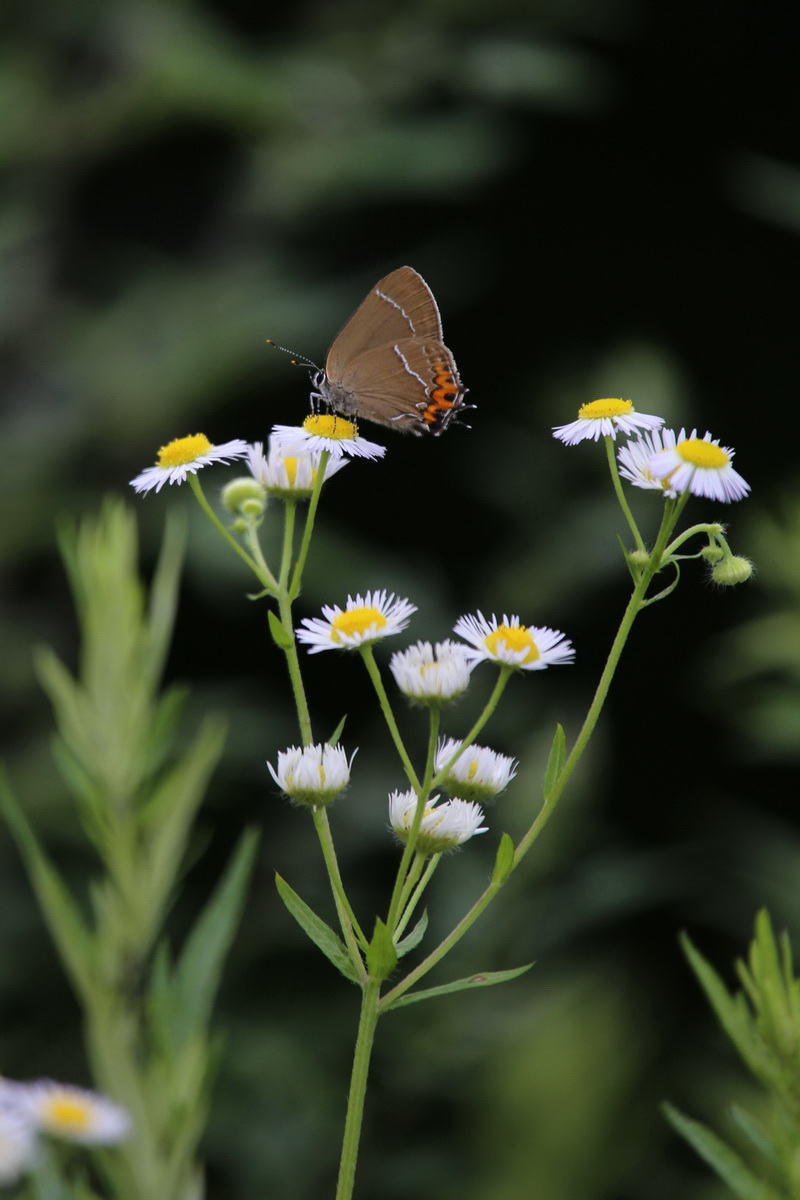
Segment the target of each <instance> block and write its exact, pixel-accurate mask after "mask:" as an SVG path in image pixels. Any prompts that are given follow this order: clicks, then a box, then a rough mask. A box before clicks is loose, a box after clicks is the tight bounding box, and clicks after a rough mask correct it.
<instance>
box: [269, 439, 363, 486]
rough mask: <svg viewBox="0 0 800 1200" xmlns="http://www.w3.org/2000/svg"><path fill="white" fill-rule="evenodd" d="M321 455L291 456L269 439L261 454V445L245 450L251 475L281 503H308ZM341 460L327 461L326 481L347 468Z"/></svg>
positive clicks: (301, 452)
mask: <svg viewBox="0 0 800 1200" xmlns="http://www.w3.org/2000/svg"><path fill="white" fill-rule="evenodd" d="M320 458H321V452H320V451H319V450H306V449H304V448H302V447H301V448H299V449H298V451H297V453H295V454H290V453H289V452H288V449H287V446H286V444H285V443H281V442H276V441H275V439H274V438H272V439H270V444H269V450H268V453H267V454H264V446H263V443H262V442H256V443H255V444H254V445H252V446H248V447H247V465H248V467H249V468H250V474H251V475H252V476H253V479H255V480H256V481H257V482H258V483H260V484H261V486H262V487H263V488H264V489H265V491H267V492H269V493H270V494H271V495H273V496H277V497H279V498H280V499H281V500H307V499H308V497H309V496H310V495H311V493H312V492H313V490H314V484H315V483H316V479H317V474H318V472H319V462H320ZM347 462H348V460H347V459H346V458H344V457H341V456H340V457H338V458H336V459H333V458H331V459H329V460H328V462H327V464H326V467H325V479H326V480H328V479H329V478H330V477H331V476H332V475H335V474H336V472H337V471H341V469H342V467H346V466H347Z"/></svg>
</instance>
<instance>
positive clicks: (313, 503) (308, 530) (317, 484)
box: [289, 450, 331, 600]
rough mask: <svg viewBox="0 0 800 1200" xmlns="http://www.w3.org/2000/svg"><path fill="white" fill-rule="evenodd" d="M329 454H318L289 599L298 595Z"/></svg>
mask: <svg viewBox="0 0 800 1200" xmlns="http://www.w3.org/2000/svg"><path fill="white" fill-rule="evenodd" d="M330 456H331V452H330V450H323V451H322V454H321V455H320V460H319V467H318V468H317V474H316V477H315V479H314V490H313V492H312V493H311V500H310V501H309V504H308V513H307V514H306V523H305V528H304V529H303V540H302V541H301V543H300V550H299V553H298V555H297V562H296V563H295V565H294V573H293V574H292V582H291V585H290V587H289V599H290V600H296V599H297V597H298V596H299V595H300V584H301V582H302V579H303V569H304V567H305V565H306V558H307V557H308V549H309V546H310V545H311V534H312V533H313V532H314V520H315V518H316V515H317V506H318V504H319V498H320V494H321V492H322V485H323V483H324V481H325V468H326V467H327V465H328V460H329V458H330Z"/></svg>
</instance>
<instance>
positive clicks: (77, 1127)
mask: <svg viewBox="0 0 800 1200" xmlns="http://www.w3.org/2000/svg"><path fill="white" fill-rule="evenodd" d="M47 1116H48V1120H49V1122H50V1125H51V1127H52V1128H57V1129H64V1130H72V1131H74V1132H81V1131H82V1130H84V1129H86V1128H87V1126H88V1125H89V1121H90V1116H91V1114H90V1112H89V1110H88V1109H87V1107H86V1105H85V1104H82V1103H81V1102H80V1101H79V1100H75V1099H73V1098H72V1097H69V1096H62V1097H60V1098H58V1097H56V1098H54V1099H52V1100H51V1101H50V1103H49V1105H48V1111H47Z"/></svg>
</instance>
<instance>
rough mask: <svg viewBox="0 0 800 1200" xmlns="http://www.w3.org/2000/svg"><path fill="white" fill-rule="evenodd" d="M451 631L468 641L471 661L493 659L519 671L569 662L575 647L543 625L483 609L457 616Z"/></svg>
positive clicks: (488, 660)
mask: <svg viewBox="0 0 800 1200" xmlns="http://www.w3.org/2000/svg"><path fill="white" fill-rule="evenodd" d="M453 632H454V633H457V634H458V636H459V637H462V638H463V639H464V641H466V642H469V643H470V644H471V649H469V650H468V651H467V653H468V654H469V656H470V658H471V659H472V660H473V662H484V661H486V662H496V663H502V664H503V665H505V666H508V667H516V668H518V669H519V670H521V671H543V670H544V668H545V667H553V666H561V665H562V664H565V663H571V662H572V660H573V658H574V657H575V650H574V649H573V646H572V642H570V641H569V640H568V639H567V637H566V636H565V634H563V633H561V632H559V630H557V629H548V628H547V626H541V627H540V626H536V625H523V624H522V622H521V621H520V619H519V617H513V616H512V617H507V616H506V615H505V613H504V614H503V619H502V621H498V619H497V617H496V616H495V615H494V614H492V616H491V617H490V618H489V619H488V620H487V619H486V617H484V615H483V613H482V612H480V611H478V612H477V613H475V614H474V615H473V614H471V613H470V614H468V615H467V616H464V617H459V619H458V620H457V621H456V623H455V625H454V626H453Z"/></svg>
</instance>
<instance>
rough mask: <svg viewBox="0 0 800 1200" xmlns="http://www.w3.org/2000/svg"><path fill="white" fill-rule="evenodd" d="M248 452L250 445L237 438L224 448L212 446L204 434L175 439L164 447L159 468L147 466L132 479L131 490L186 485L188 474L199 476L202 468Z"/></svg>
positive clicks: (149, 489) (159, 488)
mask: <svg viewBox="0 0 800 1200" xmlns="http://www.w3.org/2000/svg"><path fill="white" fill-rule="evenodd" d="M246 453H247V442H245V441H243V440H242V438H234V440H233V441H232V442H224V443H223V445H221V446H214V445H212V443H211V442H210V441H209V440H208V438H207V437H206V435H205V434H204V433H193V434H190V435H189V437H183V438H175V439H174V441H171V442H168V443H167V445H166V446H162V447H161V449H160V450H159V452H158V462H157V464H156V466H154V467H146V468H145V470H144V471H142V473H141V474H140V475H137V476H136V478H135V479H132V480H131V487H132V488H134V489H135V491H137V492H149V491H152V489H153V488H155V489H156V491H157V492H160V491H161V489H162V487H163V486H164V484H165V483H184V482H185V481H186V476H187V475H196V474H197V472H198V471H199V470H200V468H201V467H207V466H209V464H210V463H215V462H223V463H227V462H233V461H234V460H235V459H237V458H243V457H244V455H245V454H246Z"/></svg>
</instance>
